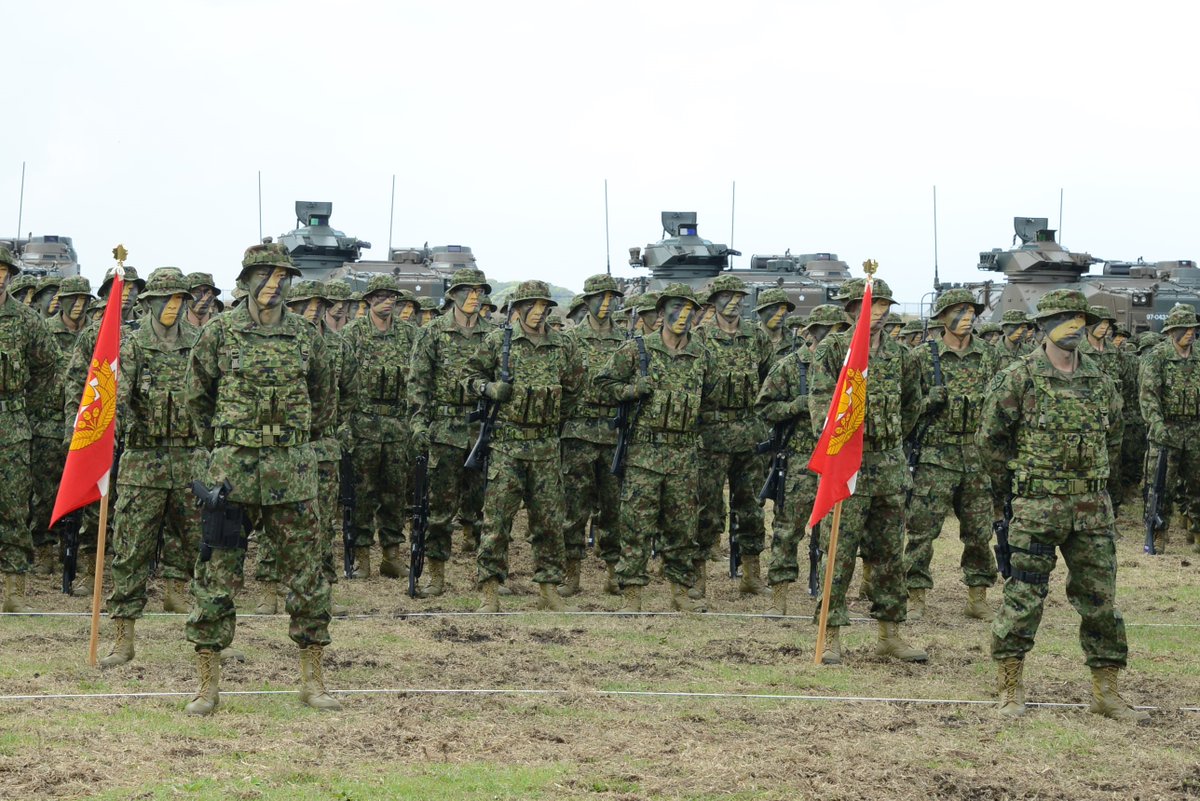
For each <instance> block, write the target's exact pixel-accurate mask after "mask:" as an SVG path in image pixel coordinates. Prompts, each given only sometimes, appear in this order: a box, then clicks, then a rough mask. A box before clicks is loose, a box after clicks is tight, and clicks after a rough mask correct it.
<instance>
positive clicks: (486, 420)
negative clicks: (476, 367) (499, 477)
mask: <svg viewBox="0 0 1200 801" xmlns="http://www.w3.org/2000/svg"><path fill="white" fill-rule="evenodd" d="M511 355H512V324H511V323H505V324H504V348H503V350H501V351H500V380H501V381H503V382H504V383H505V384H511V383H512V373H511V372H509V356H511ZM499 413H500V403H499V402H498V401H494V400H487V399H486V398H485V399H484V400H482V401H480V402H479V407H478V408H477V409H475V411H473V412H471V414H470V415H468V416H467V422H468V423H479V422H482V425H480V426H479V438H478V439H476V440H475V446H474V447H472V448H471V452H470V453H469V454H467V461H466V462H465V463H464V464H463V467H465V468H467V469H468V470H482V471H483V474H484V479H485V480H486V477H487V464H488V457H489V456H491V453H492V432H494V431H495V430H496V415H498V414H499Z"/></svg>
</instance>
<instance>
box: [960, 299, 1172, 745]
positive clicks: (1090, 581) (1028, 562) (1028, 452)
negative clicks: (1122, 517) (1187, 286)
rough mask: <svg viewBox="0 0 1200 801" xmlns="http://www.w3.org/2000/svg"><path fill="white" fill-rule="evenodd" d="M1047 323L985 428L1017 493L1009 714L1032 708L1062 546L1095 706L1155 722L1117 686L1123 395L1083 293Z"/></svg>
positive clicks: (999, 471) (997, 640)
mask: <svg viewBox="0 0 1200 801" xmlns="http://www.w3.org/2000/svg"><path fill="white" fill-rule="evenodd" d="M1194 319H1195V318H1194V317H1193V321H1194ZM1035 320H1036V321H1037V325H1038V326H1039V327H1040V328H1041V329H1042V330H1043V331H1045V332H1046V337H1045V341H1044V343H1043V345H1042V346H1041V347H1039V348H1038V349H1037V350H1035V351H1033V352H1032V353H1030V354H1028V355H1027V356H1025V357H1022V358H1020V359H1018V360H1017V361H1016V362H1015V364H1014V365H1013V366H1012V367H1011V368H1009V369H1007V370H1005V371H1004V372H1003V373H1000V374H999V375H998V376H997V377H996V378H995V380H994V381H993V383H992V385H991V387H990V389H989V391H988V395H987V401H986V403H985V406H984V412H983V417H982V424H981V426H980V429H979V433H978V443H979V448H980V451H981V452H983V454H984V456H985V459H986V460H987V461H988V463H989V464H990V465H991V469H992V471H993V475H995V476H996V477H997V478H996V482H997V483H998V484H1000V485H1002V486H1008V487H1011V490H1012V519H1011V521H1010V523H1009V529H1008V547H1009V550H1010V552H1011V558H1010V559H1009V562H1010V564H1011V570H1012V574H1011V576H1010V577H1009V579H1008V580H1007V582H1006V583H1005V585H1004V605H1003V607H1001V610H1000V614H999V615H997V616H996V620H995V622H994V623H993V624H992V659H994V660H995V661H996V663H997V668H998V678H999V682H998V683H999V707H998V708H999V712H1000V714H1001V715H1003V716H1006V717H1019V716H1021V715H1023V714H1024V713H1025V682H1024V675H1023V673H1024V665H1025V654H1027V653H1028V652H1029V651H1030V650H1032V649H1033V645H1034V638H1035V637H1036V635H1037V630H1038V624H1039V623H1040V621H1041V619H1042V607H1043V604H1044V603H1045V599H1046V594H1047V591H1048V589H1049V582H1050V573H1051V572H1052V571H1053V570H1054V564H1055V550H1056V549H1058V550H1061V551H1062V555H1063V559H1064V561H1066V563H1067V570H1068V576H1067V598H1068V599H1070V601H1071V605H1072V606H1074V607H1075V609H1076V611H1078V612H1079V614H1080V618H1081V623H1080V627H1079V642H1080V644H1081V645H1082V646H1083V651H1084V653H1085V654H1086V656H1087V664H1088V667H1090V668H1091V670H1092V704H1091V707H1090V708H1089V711H1091V712H1094V713H1096V714H1100V715H1104V716H1105V717H1109V718H1113V719H1114V720H1122V721H1141V720H1146V719H1148V717H1149V716H1148V715H1147V714H1146V713H1145V712H1138V711H1135V710H1133V709H1131V708H1130V707H1129V705H1128V704H1127V703H1125V700H1124V699H1123V698H1121V696H1120V695H1119V694H1118V693H1117V673H1118V671H1119V670H1121V669H1122V668H1124V667H1125V664H1126V658H1127V652H1128V648H1127V646H1126V642H1125V622H1124V620H1123V619H1122V618H1121V613H1120V612H1119V611H1117V608H1116V589H1117V558H1116V546H1115V543H1114V538H1115V537H1116V526H1115V523H1114V520H1113V513H1112V503H1111V501H1110V500H1109V497H1108V492H1107V490H1106V489H1105V486H1106V484H1107V481H1108V472H1109V465H1110V464H1115V463H1116V459H1117V457H1118V455H1119V454H1120V447H1121V426H1122V422H1121V396H1120V395H1119V394H1118V392H1117V388H1116V387H1115V386H1114V385H1113V383H1112V379H1110V378H1109V377H1108V376H1106V375H1105V374H1104V373H1103V371H1101V370H1100V368H1099V367H1097V366H1096V364H1095V362H1093V361H1092V360H1091V359H1090V358H1088V357H1086V356H1083V355H1081V354H1080V353H1079V352H1078V347H1079V343H1080V342H1082V341H1083V337H1084V326H1085V325H1087V324H1089V323H1094V322H1096V320H1095V318H1094V317H1092V314H1091V310H1090V309H1089V308H1088V303H1087V299H1086V298H1085V297H1084V295H1083V293H1082V292H1079V291H1077V290H1068V289H1055V290H1052V291H1050V292H1047V293H1046V294H1045V295H1043V296H1042V297H1041V298H1040V299H1039V300H1038V303H1037V313H1036V316H1035ZM1002 567H1004V566H1003V565H1002Z"/></svg>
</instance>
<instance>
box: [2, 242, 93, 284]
mask: <svg viewBox="0 0 1200 801" xmlns="http://www.w3.org/2000/svg"><path fill="white" fill-rule="evenodd" d="M17 250H18V260H19V261H20V262H21V269H22V270H23V271H25V272H27V273H31V274H33V275H39V276H41V275H55V276H58V277H60V278H70V277H72V276H76V275H79V254H77V253H76V252H75V243H74V242H72V241H71V237H69V236H58V235H53V234H51V235H47V236H33V237H30V238H29V239H28V241H22V242H21V243H19V247H18V249H17Z"/></svg>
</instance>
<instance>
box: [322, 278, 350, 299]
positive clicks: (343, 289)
mask: <svg viewBox="0 0 1200 801" xmlns="http://www.w3.org/2000/svg"><path fill="white" fill-rule="evenodd" d="M325 298H326V299H327V300H332V301H339V300H350V285H349V284H347V283H346V282H345V281H326V282H325Z"/></svg>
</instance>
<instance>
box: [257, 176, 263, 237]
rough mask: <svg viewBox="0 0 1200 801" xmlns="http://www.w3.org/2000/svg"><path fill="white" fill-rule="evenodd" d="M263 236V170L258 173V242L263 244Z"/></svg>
mask: <svg viewBox="0 0 1200 801" xmlns="http://www.w3.org/2000/svg"><path fill="white" fill-rule="evenodd" d="M262 238H263V234H262V170H259V171H258V241H259V242H261V241H262Z"/></svg>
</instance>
